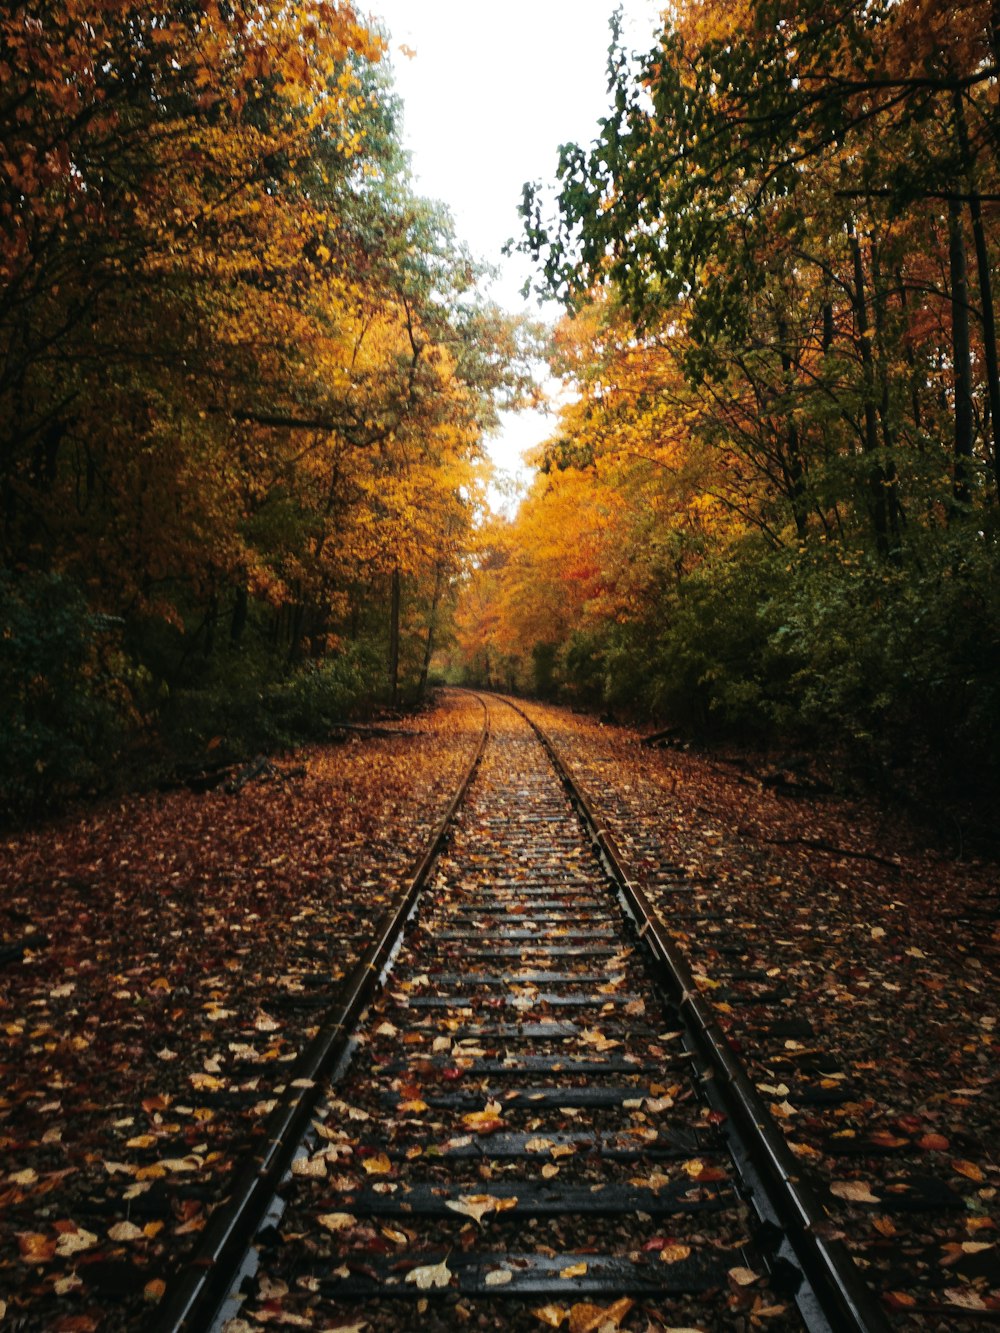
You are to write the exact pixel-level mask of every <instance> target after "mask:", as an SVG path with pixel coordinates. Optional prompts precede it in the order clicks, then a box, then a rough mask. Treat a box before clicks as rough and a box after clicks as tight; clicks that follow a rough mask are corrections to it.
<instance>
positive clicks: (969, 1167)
mask: <svg viewBox="0 0 1000 1333" xmlns="http://www.w3.org/2000/svg"><path fill="white" fill-rule="evenodd" d="M951 1166H952V1170H953V1171H957V1172H958V1174H959V1175H960V1176H965V1178H966V1180H974V1181H975V1182H976V1184H977V1185H981V1184H982V1183H983V1181H984V1180H985V1179H986V1176H985V1174H984V1173H983V1171H982V1170H981V1169H980V1168H979V1167H978V1166H976V1164H975V1162H967V1161H966V1160H965V1159H964V1158H961V1157H960V1158H958V1160H957V1161H954V1162H952V1164H951Z"/></svg>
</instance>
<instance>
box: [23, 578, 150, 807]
mask: <svg viewBox="0 0 1000 1333" xmlns="http://www.w3.org/2000/svg"><path fill="white" fill-rule="evenodd" d="M0 626H2V628H0V698H2V699H3V709H2V712H0V808H2V809H3V812H4V814H5V816H6V817H7V818H10V817H12V816H18V817H23V816H25V815H29V814H36V813H38V812H40V811H42V810H44V809H46V808H48V807H50V806H53V805H56V804H58V803H59V802H60V801H61V800H64V799H65V798H66V797H67V796H70V795H73V794H75V793H77V792H79V791H81V790H86V789H90V788H100V787H102V786H104V784H105V781H106V776H107V770H108V768H109V766H110V765H111V764H113V763H114V761H115V760H116V758H117V757H118V755H119V753H120V751H121V749H122V746H123V743H124V740H125V737H126V733H127V729H128V721H129V706H128V696H127V694H126V692H125V690H124V689H123V688H122V686H121V684H120V674H119V673H120V669H121V665H122V662H121V659H120V656H119V655H118V653H117V648H116V632H117V626H116V625H115V624H114V623H113V622H111V621H108V620H107V619H105V618H102V617H99V616H94V615H92V614H91V612H90V611H89V609H88V607H87V604H86V602H85V601H84V599H83V597H82V596H81V595H80V593H79V592H78V591H77V590H76V589H75V588H74V587H73V586H72V584H70V583H69V582H67V581H66V580H64V579H62V578H59V577H58V576H56V575H48V574H37V573H19V572H13V571H9V570H0Z"/></svg>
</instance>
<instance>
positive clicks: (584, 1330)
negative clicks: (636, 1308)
mask: <svg viewBox="0 0 1000 1333" xmlns="http://www.w3.org/2000/svg"><path fill="white" fill-rule="evenodd" d="M634 1304H635V1302H634V1301H632V1300H629V1298H628V1297H627V1296H625V1297H622V1299H621V1300H618V1301H615V1303H614V1305H609V1306H602V1305H592V1304H591V1303H590V1302H589V1301H581V1302H580V1303H579V1304H577V1305H574V1306H573V1307H572V1308H571V1310H570V1312H569V1333H598V1330H600V1333H605V1330H607V1333H614V1330H615V1329H617V1328H620V1327H621V1321H622V1320H623V1319H624V1318H625V1316H626V1315H627V1314H628V1312H629V1311H630V1310H631V1309H632V1306H633V1305H634Z"/></svg>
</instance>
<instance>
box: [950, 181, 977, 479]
mask: <svg viewBox="0 0 1000 1333" xmlns="http://www.w3.org/2000/svg"><path fill="white" fill-rule="evenodd" d="M948 265H949V270H950V276H951V354H952V364H953V366H954V372H953V373H954V385H955V459H954V464H955V466H954V480H953V486H952V491H953V494H954V497H955V500H956V502H957V503H958V504H959V505H967V504H968V503H969V501H970V499H971V498H972V440H973V410H972V347H971V339H970V336H969V283H968V268H967V264H966V256H965V235H964V233H963V231H962V217H961V212H960V209H959V204H958V201H957V200H954V199H953V200H950V201H949V203H948Z"/></svg>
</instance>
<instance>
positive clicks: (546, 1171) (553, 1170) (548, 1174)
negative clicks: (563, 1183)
mask: <svg viewBox="0 0 1000 1333" xmlns="http://www.w3.org/2000/svg"><path fill="white" fill-rule="evenodd" d="M558 1174H559V1168H558V1167H557V1166H556V1164H555V1163H554V1162H546V1163H545V1165H544V1166H543V1167H542V1179H543V1180H552V1179H553V1178H554V1177H555V1176H557V1175H558Z"/></svg>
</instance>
